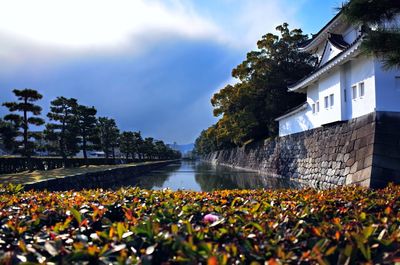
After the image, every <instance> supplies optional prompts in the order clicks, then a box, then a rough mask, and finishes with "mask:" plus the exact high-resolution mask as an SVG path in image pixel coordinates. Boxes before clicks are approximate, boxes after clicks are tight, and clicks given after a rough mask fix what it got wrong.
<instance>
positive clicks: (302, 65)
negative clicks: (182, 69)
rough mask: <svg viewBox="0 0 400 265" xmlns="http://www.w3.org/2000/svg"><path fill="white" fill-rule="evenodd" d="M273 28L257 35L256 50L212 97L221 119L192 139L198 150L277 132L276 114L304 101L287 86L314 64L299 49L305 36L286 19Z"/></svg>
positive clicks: (236, 143)
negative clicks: (229, 82) (232, 78)
mask: <svg viewBox="0 0 400 265" xmlns="http://www.w3.org/2000/svg"><path fill="white" fill-rule="evenodd" d="M276 30H277V31H278V32H279V35H275V34H273V33H268V34H266V35H264V36H262V38H261V40H259V41H258V42H257V47H258V49H257V50H255V51H251V52H249V53H248V54H247V57H246V59H245V60H244V61H243V62H242V63H241V64H239V65H238V66H237V67H236V68H235V69H233V70H232V77H234V78H235V79H236V80H238V82H237V83H235V84H229V85H227V86H225V87H224V88H223V89H221V90H220V91H219V92H217V93H215V94H214V96H213V97H212V99H211V104H212V106H213V107H214V116H216V117H220V119H219V121H218V122H217V123H216V124H214V125H212V126H211V127H209V128H208V129H206V130H204V131H202V133H201V135H200V136H199V137H198V138H197V139H196V142H195V152H196V153H197V154H198V155H203V154H207V153H210V152H213V151H215V150H219V149H224V148H230V147H235V146H242V145H244V144H245V143H246V142H250V141H252V140H259V139H264V138H268V137H272V136H275V135H277V133H278V128H277V123H276V122H275V121H274V120H275V118H277V117H278V116H280V115H281V114H282V113H284V112H285V111H287V110H288V109H291V108H293V107H295V106H297V105H299V104H301V103H303V102H304V101H305V100H306V96H305V94H298V93H291V92H288V91H287V86H288V85H290V84H292V83H294V82H296V81H297V80H299V79H301V78H302V77H304V76H306V75H308V74H309V73H311V72H312V71H313V70H314V69H315V66H316V62H317V59H316V58H315V57H313V56H312V55H310V54H307V53H303V52H300V51H299V49H298V45H299V44H300V43H302V42H305V41H307V40H308V36H307V35H304V34H303V32H302V31H301V30H300V29H294V30H290V29H289V26H288V24H287V23H284V24H283V25H280V26H278V27H277V28H276Z"/></svg>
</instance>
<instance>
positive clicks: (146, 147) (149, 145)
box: [143, 137, 154, 159]
mask: <svg viewBox="0 0 400 265" xmlns="http://www.w3.org/2000/svg"><path fill="white" fill-rule="evenodd" d="M143 152H144V154H145V155H146V158H147V159H153V158H154V138H152V137H146V138H144V141H143Z"/></svg>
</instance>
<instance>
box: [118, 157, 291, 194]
mask: <svg viewBox="0 0 400 265" xmlns="http://www.w3.org/2000/svg"><path fill="white" fill-rule="evenodd" d="M123 186H134V187H140V188H143V189H153V190H159V189H164V188H170V189H172V190H193V191H213V190H225V189H228V190H231V189H262V188H269V189H281V188H294V187H296V184H295V183H293V182H290V181H289V180H286V179H281V178H274V177H268V176H263V175H261V174H259V173H256V172H251V171H245V170H238V169H232V168H230V167H225V166H215V165H212V164H210V163H206V162H200V161H182V162H178V163H174V164H170V165H168V166H165V167H163V168H160V169H158V170H153V171H151V172H149V173H147V174H145V175H142V176H138V177H133V178H132V179H131V180H130V181H128V182H124V185H123Z"/></svg>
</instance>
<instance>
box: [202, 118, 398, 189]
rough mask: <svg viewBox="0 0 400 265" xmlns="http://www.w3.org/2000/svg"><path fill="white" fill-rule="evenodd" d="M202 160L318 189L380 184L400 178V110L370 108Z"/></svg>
mask: <svg viewBox="0 0 400 265" xmlns="http://www.w3.org/2000/svg"><path fill="white" fill-rule="evenodd" d="M204 159H205V160H207V161H210V162H212V163H215V164H222V165H227V166H233V167H237V168H244V169H250V170H256V171H258V172H260V173H263V174H266V175H269V176H275V177H283V178H290V179H293V180H296V181H298V182H300V183H302V184H304V185H307V186H312V187H316V188H320V189H326V188H331V187H335V186H340V185H349V184H357V185H361V186H366V187H381V186H384V185H386V184H387V183H388V182H389V181H390V182H397V183H398V182H399V181H400V114H399V113H388V112H376V113H371V114H368V115H365V116H362V117H360V118H356V119H353V120H350V121H346V122H340V123H334V124H329V125H325V126H324V127H320V128H317V129H313V130H309V131H306V132H301V133H297V134H292V135H288V136H284V137H278V138H275V139H267V140H265V141H262V142H256V143H252V144H249V145H247V146H245V147H241V148H234V149H230V150H222V151H217V152H214V153H212V154H210V155H208V156H206V157H205V158H204Z"/></svg>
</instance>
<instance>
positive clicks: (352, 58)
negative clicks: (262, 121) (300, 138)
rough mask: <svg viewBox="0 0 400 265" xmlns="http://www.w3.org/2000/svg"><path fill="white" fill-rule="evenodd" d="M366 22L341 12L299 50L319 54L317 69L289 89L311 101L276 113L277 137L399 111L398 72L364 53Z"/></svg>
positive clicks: (399, 82)
mask: <svg viewBox="0 0 400 265" xmlns="http://www.w3.org/2000/svg"><path fill="white" fill-rule="evenodd" d="M362 41H363V30H362V27H355V26H353V25H350V24H349V23H348V22H346V21H345V19H344V17H343V15H342V14H341V13H339V14H338V15H336V16H335V17H334V18H333V19H332V20H331V21H330V22H329V23H328V24H327V25H325V26H324V27H323V28H322V29H321V30H320V31H319V32H318V33H317V34H316V35H314V36H313V38H312V39H311V40H310V41H308V42H306V43H304V44H303V45H302V47H300V49H301V50H302V51H304V52H309V53H312V54H314V55H316V56H317V57H318V61H319V64H318V68H317V69H316V70H315V71H314V72H313V73H311V74H310V75H308V76H306V77H304V78H303V79H302V80H300V81H299V82H297V83H296V84H294V85H292V86H290V87H289V88H288V89H289V91H293V92H297V93H306V94H307V102H305V103H304V104H302V105H301V106H299V107H297V108H295V109H292V110H290V111H289V112H287V113H286V114H284V115H282V116H281V117H279V118H277V119H276V121H278V122H279V136H284V135H289V134H293V133H298V132H302V131H306V130H310V129H314V128H317V127H320V126H323V125H325V124H329V123H334V122H340V121H346V120H350V119H353V118H357V117H360V116H363V115H366V114H369V113H371V112H375V111H390V112H400V71H399V70H398V69H396V70H384V69H383V65H382V62H381V61H380V60H379V59H378V58H376V57H369V56H366V55H364V54H361V50H360V47H361V43H362Z"/></svg>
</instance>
